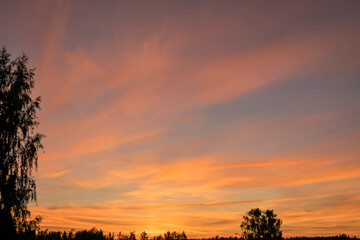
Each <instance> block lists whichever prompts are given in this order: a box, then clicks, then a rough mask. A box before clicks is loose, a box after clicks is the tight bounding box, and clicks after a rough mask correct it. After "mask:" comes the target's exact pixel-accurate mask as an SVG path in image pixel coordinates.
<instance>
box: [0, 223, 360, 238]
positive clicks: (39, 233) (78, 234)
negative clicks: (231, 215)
mask: <svg viewBox="0 0 360 240" xmlns="http://www.w3.org/2000/svg"><path fill="white" fill-rule="evenodd" d="M0 237H1V233H0ZM18 239H19V240H245V239H244V238H243V237H238V236H235V237H233V236H229V237H219V236H215V237H212V238H188V237H187V236H186V234H185V232H176V231H173V232H170V231H168V232H166V233H164V234H160V235H156V236H152V237H149V235H148V234H147V233H146V232H142V233H141V234H140V235H138V236H137V235H136V234H135V232H130V233H129V234H124V233H122V232H119V233H107V234H105V233H104V232H103V231H102V230H101V229H100V230H98V229H96V228H92V229H90V230H82V231H75V230H71V231H49V230H48V229H46V230H40V228H38V226H37V225H36V224H34V225H33V228H29V229H27V230H26V231H24V232H23V233H22V234H20V235H18ZM356 239H359V238H357V237H356V236H353V237H351V236H349V235H346V234H340V235H336V236H327V237H289V238H284V240H356ZM254 240H256V239H254ZM259 240H260V239H259ZM262 240H266V239H262Z"/></svg>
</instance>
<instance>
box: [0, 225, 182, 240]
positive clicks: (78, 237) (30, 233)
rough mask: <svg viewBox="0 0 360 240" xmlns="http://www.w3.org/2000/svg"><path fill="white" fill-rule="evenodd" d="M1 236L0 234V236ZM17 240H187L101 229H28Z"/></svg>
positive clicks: (174, 234) (171, 235) (177, 236)
mask: <svg viewBox="0 0 360 240" xmlns="http://www.w3.org/2000/svg"><path fill="white" fill-rule="evenodd" d="M0 236H1V234H0ZM18 239H19V240H188V238H187V236H186V234H185V232H181V233H180V232H176V231H173V232H170V231H168V232H166V233H164V234H161V235H157V236H153V237H149V235H148V234H147V233H146V232H142V233H141V234H140V236H139V237H137V236H136V234H135V232H130V233H129V234H123V233H122V232H119V233H117V234H116V233H108V234H105V233H104V232H103V231H102V230H101V229H100V230H97V229H96V228H92V229H90V230H82V231H75V230H71V231H49V230H47V229H46V230H45V231H43V230H40V229H39V228H36V226H35V228H33V229H28V230H27V231H24V232H22V233H21V234H19V238H18Z"/></svg>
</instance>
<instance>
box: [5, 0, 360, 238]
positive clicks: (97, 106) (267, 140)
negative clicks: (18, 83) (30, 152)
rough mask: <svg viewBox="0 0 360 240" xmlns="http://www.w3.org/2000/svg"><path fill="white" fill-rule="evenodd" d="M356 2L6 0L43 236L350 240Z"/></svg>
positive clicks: (358, 211)
mask: <svg viewBox="0 0 360 240" xmlns="http://www.w3.org/2000/svg"><path fill="white" fill-rule="evenodd" d="M359 12H360V2H359V1H258V0H257V1H151V2H150V1H112V0H109V1H82V0H79V1H67V0H64V1H60V0H57V1H33V0H31V1H2V3H1V8H0V44H1V45H3V46H5V47H6V48H7V50H8V52H9V53H11V54H12V58H15V57H17V56H20V55H21V54H22V53H25V54H26V55H27V56H29V59H30V60H29V66H30V67H36V72H35V74H36V77H35V80H36V85H35V89H34V91H33V95H34V96H38V95H41V97H42V103H41V111H40V112H39V113H38V118H39V121H40V125H39V128H38V131H39V132H41V133H44V134H45V135H46V138H45V139H44V141H43V144H44V146H45V149H44V152H41V153H40V154H39V167H38V171H37V173H36V175H35V178H36V183H37V203H36V204H35V203H32V204H31V205H30V210H31V212H32V216H36V215H41V216H43V217H44V219H43V221H42V223H41V227H42V228H44V229H45V228H48V229H50V230H70V229H72V228H75V229H77V230H82V229H90V228H92V227H96V228H98V229H99V228H101V229H103V230H104V231H105V232H119V231H122V232H130V231H135V232H136V233H138V234H139V233H140V232H142V231H147V232H148V233H149V234H150V235H153V234H158V233H163V232H165V231H168V230H170V231H183V230H184V231H185V232H186V233H187V235H188V236H189V237H210V236H211V237H212V236H215V235H220V236H235V233H241V229H240V227H239V225H240V223H241V221H242V216H244V215H245V214H246V212H247V211H249V210H250V209H252V208H256V207H259V208H261V209H264V210H265V209H273V210H274V212H275V213H276V214H277V215H278V217H279V218H280V219H281V220H282V221H283V225H282V229H283V234H284V235H285V236H288V237H289V236H314V235H333V234H341V233H345V234H350V235H357V236H360V230H359V229H360V204H359V202H360V187H359V186H360V124H359V123H360V111H359V109H360V14H359Z"/></svg>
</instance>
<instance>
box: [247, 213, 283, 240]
mask: <svg viewBox="0 0 360 240" xmlns="http://www.w3.org/2000/svg"><path fill="white" fill-rule="evenodd" d="M281 223H282V222H281V220H280V219H279V218H277V217H276V214H274V211H273V210H266V211H262V210H260V209H259V208H255V209H251V210H250V211H249V212H247V215H246V216H244V217H243V222H242V223H241V225H240V227H241V229H242V230H243V237H244V239H245V240H258V239H268V240H270V239H276V240H280V239H283V237H282V231H281V230H280V227H281Z"/></svg>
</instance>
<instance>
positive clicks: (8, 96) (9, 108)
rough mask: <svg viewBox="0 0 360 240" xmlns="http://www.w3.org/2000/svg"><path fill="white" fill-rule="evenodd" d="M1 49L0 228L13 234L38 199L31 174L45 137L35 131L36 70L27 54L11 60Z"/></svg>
mask: <svg viewBox="0 0 360 240" xmlns="http://www.w3.org/2000/svg"><path fill="white" fill-rule="evenodd" d="M0 51H1V52H0V221H1V222H0V230H3V232H7V233H9V234H11V235H13V234H14V233H15V232H16V231H18V232H21V231H22V230H24V228H26V227H27V225H26V224H27V223H28V222H27V219H28V217H29V216H30V212H29V210H28V208H27V205H28V204H29V202H30V201H33V200H34V201H36V185H35V180H34V177H33V175H32V173H33V170H36V168H37V160H38V151H39V149H41V148H42V147H43V146H42V145H41V139H42V138H43V137H44V136H43V135H42V134H39V133H37V132H36V128H37V126H38V124H39V123H38V121H37V117H36V113H37V110H39V108H40V97H37V98H32V96H31V91H32V89H33V88H34V69H29V68H28V67H27V63H28V58H27V57H26V56H25V55H23V56H21V57H18V58H16V59H15V60H13V61H11V60H10V54H8V53H7V51H6V49H5V48H4V47H3V48H2V49H1V50H0Z"/></svg>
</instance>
